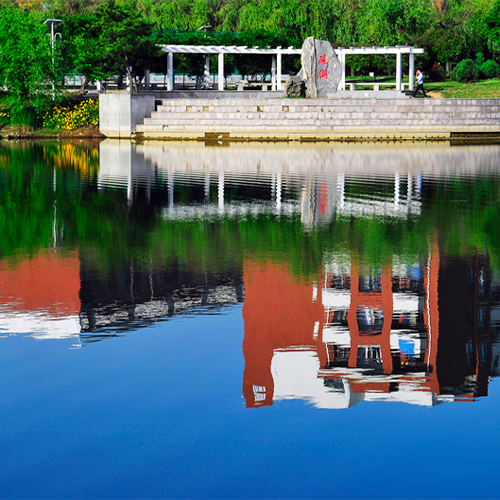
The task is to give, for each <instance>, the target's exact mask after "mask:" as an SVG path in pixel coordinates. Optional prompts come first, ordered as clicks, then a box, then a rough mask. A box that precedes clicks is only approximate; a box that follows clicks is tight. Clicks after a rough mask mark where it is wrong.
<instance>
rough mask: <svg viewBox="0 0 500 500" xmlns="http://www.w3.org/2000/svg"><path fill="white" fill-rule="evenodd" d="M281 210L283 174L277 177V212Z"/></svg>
mask: <svg viewBox="0 0 500 500" xmlns="http://www.w3.org/2000/svg"><path fill="white" fill-rule="evenodd" d="M280 211H281V174H278V175H277V177H276V212H278V213H280Z"/></svg>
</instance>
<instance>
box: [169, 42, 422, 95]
mask: <svg viewBox="0 0 500 500" xmlns="http://www.w3.org/2000/svg"><path fill="white" fill-rule="evenodd" d="M162 49H163V51H164V52H166V53H167V87H168V90H173V89H174V54H203V55H204V56H205V76H204V80H205V81H206V82H208V78H209V74H210V55H217V56H218V80H217V88H218V89H219V90H224V55H225V54H233V55H270V56H271V57H272V62H271V86H272V90H283V88H282V84H281V58H282V56H283V55H300V54H301V53H302V50H301V49H294V48H293V47H288V48H287V49H283V48H281V47H276V48H275V49H260V48H259V47H254V48H248V47H246V46H241V47H238V46H230V47H226V46H225V45H163V47H162ZM335 53H336V54H337V57H338V58H339V61H340V62H341V64H342V80H341V84H340V85H339V90H345V59H346V55H349V54H357V55H368V54H380V55H387V54H395V55H396V90H399V91H401V90H403V78H402V66H401V58H402V55H403V54H408V55H409V60H410V61H409V62H410V64H409V84H410V90H413V88H414V86H413V84H414V78H415V56H414V55H415V54H423V53H424V49H418V48H415V47H407V46H399V45H398V46H396V47H351V48H349V49H346V48H343V47H339V48H338V49H335Z"/></svg>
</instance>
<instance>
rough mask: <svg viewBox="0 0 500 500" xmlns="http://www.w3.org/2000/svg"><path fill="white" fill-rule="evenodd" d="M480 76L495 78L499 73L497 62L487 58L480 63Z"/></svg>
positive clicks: (499, 68) (499, 67)
mask: <svg viewBox="0 0 500 500" xmlns="http://www.w3.org/2000/svg"><path fill="white" fill-rule="evenodd" d="M480 70H481V76H483V77H484V78H495V77H496V76H498V74H499V70H500V66H499V65H498V63H496V62H495V61H493V60H492V59H489V60H488V61H486V62H484V63H483V64H482V65H481V68H480Z"/></svg>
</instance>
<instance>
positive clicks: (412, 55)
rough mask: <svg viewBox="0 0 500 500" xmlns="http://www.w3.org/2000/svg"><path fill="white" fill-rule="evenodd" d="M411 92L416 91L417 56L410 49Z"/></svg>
mask: <svg viewBox="0 0 500 500" xmlns="http://www.w3.org/2000/svg"><path fill="white" fill-rule="evenodd" d="M409 73H410V76H409V78H410V90H415V54H414V53H413V51H412V50H411V49H410V70H409Z"/></svg>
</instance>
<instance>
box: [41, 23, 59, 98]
mask: <svg viewBox="0 0 500 500" xmlns="http://www.w3.org/2000/svg"><path fill="white" fill-rule="evenodd" d="M59 23H62V19H46V20H45V24H46V25H47V26H50V48H51V51H52V71H53V72H54V71H55V56H54V49H55V43H56V38H57V35H59V38H60V37H61V33H54V26H57V25H58V24H59ZM55 98H56V89H55V86H54V82H53V81H52V100H53V101H54V100H55Z"/></svg>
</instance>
